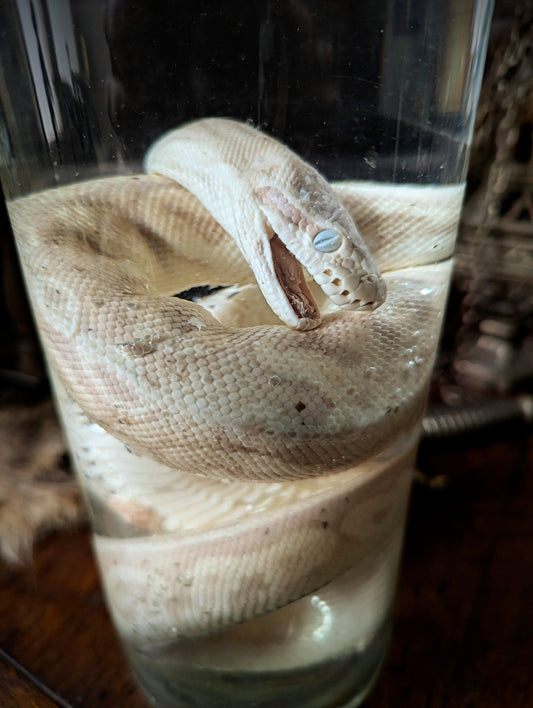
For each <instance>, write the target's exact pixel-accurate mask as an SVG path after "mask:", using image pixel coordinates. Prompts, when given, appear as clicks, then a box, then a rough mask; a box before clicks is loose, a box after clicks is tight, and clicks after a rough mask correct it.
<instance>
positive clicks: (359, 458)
mask: <svg viewBox="0 0 533 708" xmlns="http://www.w3.org/2000/svg"><path fill="white" fill-rule="evenodd" d="M146 170H147V172H148V174H143V175H132V176H125V177H114V178H105V179H97V180H94V181H87V182H81V183H79V184H73V185H69V186H67V187H62V188H60V189H52V190H48V191H45V192H41V193H36V194H33V195H30V196H29V197H24V198H22V199H19V200H16V201H14V202H12V203H10V204H9V212H10V217H11V221H12V224H13V227H14V231H15V234H16V237H17V243H18V247H19V251H20V255H21V260H22V263H23V266H24V271H25V275H26V280H27V283H28V289H29V292H30V296H31V300H32V304H33V308H34V312H35V316H36V319H37V321H38V324H39V329H40V332H41V336H42V339H43V343H44V346H45V348H46V351H47V356H48V359H49V361H50V364H51V366H52V369H53V370H54V371H55V374H56V375H57V376H58V378H59V379H60V383H58V386H60V387H61V388H63V387H64V389H65V391H66V395H67V396H68V398H69V400H72V401H73V402H75V406H76V407H77V408H79V411H80V415H81V414H82V415H83V416H85V417H86V419H87V421H88V422H90V424H92V425H95V426H98V428H99V429H100V430H101V431H102V433H104V431H105V434H110V435H111V436H112V439H113V440H116V441H121V442H117V445H118V446H119V447H121V446H122V443H124V445H126V447H127V450H128V452H131V453H133V455H134V456H141V458H142V459H146V460H147V470H148V471H147V473H146V475H145V477H146V485H147V486H146V489H145V490H144V492H143V494H144V496H143V498H142V503H143V504H146V506H148V507H151V506H153V505H152V504H151V503H150V501H149V500H150V487H154V488H155V487H157V474H156V472H153V474H152V471H150V470H156V471H157V470H159V471H162V470H163V471H165V474H166V473H167V472H168V473H172V474H173V475H174V476H175V478H176V480H177V479H178V478H185V479H187V480H191V482H190V484H191V485H196V484H197V485H200V488H202V486H201V485H204V487H203V488H209V490H210V493H211V492H212V493H213V494H214V495H217V494H218V495H219V496H220V498H221V499H222V498H224V495H232V494H235V495H238V494H241V493H243V490H244V491H245V490H249V489H250V488H251V487H253V488H256V486H257V485H258V484H259V485H264V488H265V489H267V488H268V485H269V484H277V485H278V488H280V489H281V488H283V489H286V488H288V487H290V485H293V484H296V485H297V487H296V488H297V489H298V490H301V494H300V492H298V494H299V495H300V496H299V498H298V499H297V500H296V501H292V502H290V503H288V504H281V505H280V506H279V507H278V508H274V510H267V511H263V512H261V513H256V514H253V513H252V514H244V515H243V516H242V517H240V518H231V519H228V520H226V521H225V522H222V523H220V524H218V525H217V524H215V525H214V527H213V528H210V527H209V523H207V524H206V523H204V522H203V521H202V522H198V524H197V529H196V530H194V529H193V530H192V531H188V532H187V533H184V532H183V530H182V531H181V533H180V522H179V519H178V520H174V521H170V520H167V522H166V525H165V522H163V523H162V525H161V526H158V527H157V528H155V527H150V523H148V524H146V526H147V530H148V531H151V532H154V531H157V532H158V533H159V532H161V533H163V536H160V537H152V536H145V537H142V538H138V539H131V540H130V539H112V538H103V537H101V538H100V539H99V540H98V543H97V549H98V551H99V554H100V560H101V564H102V566H103V568H104V569H107V570H104V582H105V583H106V586H107V591H108V596H109V597H110V600H111V605H112V608H113V611H114V613H115V615H116V616H117V617H118V618H119V623H120V618H122V620H123V621H122V624H123V625H124V626H125V627H126V626H130V627H131V626H132V625H131V619H132V617H133V616H134V617H135V618H136V627H137V629H136V630H135V631H138V632H139V634H143V633H144V635H147V636H151V637H157V638H158V639H163V638H165V637H167V638H168V637H169V636H170V635H169V629H168V628H169V626H170V625H172V627H173V632H174V634H175V633H176V632H177V633H178V635H191V634H198V633H203V632H207V631H214V630H217V629H220V628H221V627H224V626H228V625H230V624H234V623H235V622H240V621H242V620H243V619H247V618H249V617H253V616H257V615H259V614H262V613H264V612H265V611H269V610H272V609H275V608H276V607H280V606H282V605H284V604H286V603H287V602H290V601H292V600H294V599H296V598H298V597H301V596H302V595H305V594H306V593H308V592H311V591H313V589H314V588H317V587H320V586H321V585H323V584H324V583H327V582H329V581H330V580H331V579H332V578H333V577H335V576H336V575H338V574H339V573H341V572H343V571H344V570H347V569H348V568H349V567H350V565H351V564H353V554H354V547H353V543H352V541H354V539H355V540H357V539H360V538H361V534H363V536H364V533H363V531H362V529H361V521H360V519H359V520H358V510H357V507H358V504H357V503H355V501H354V500H355V499H356V498H358V496H357V494H358V493H356V492H355V491H354V489H355V488H357V489H359V488H360V486H361V480H360V479H359V478H358V481H357V484H356V485H355V487H354V486H353V479H354V474H353V472H351V470H353V469H354V467H355V466H356V465H360V464H361V463H365V461H368V460H370V459H371V458H372V457H373V456H375V455H376V454H378V453H379V452H380V451H381V450H383V449H385V448H387V446H389V445H390V444H392V443H393V442H394V441H395V440H396V439H398V438H399V437H400V436H401V435H402V433H404V432H405V431H407V430H409V429H410V428H412V426H413V424H414V423H415V422H416V420H417V419H418V418H419V417H420V415H421V412H422V410H423V406H424V402H425V396H426V390H427V385H428V382H429V377H430V372H431V368H432V365H433V357H434V352H435V347H436V340H437V338H438V334H439V316H440V313H441V310H442V307H443V303H444V299H445V295H446V288H447V283H448V280H449V272H450V256H451V254H452V250H453V243H454V238H455V232H456V227H457V221H458V216H459V211H460V205H461V199H462V189H461V187H460V186H451V187H449V188H446V187H445V188H440V189H438V190H436V191H435V190H432V188H430V187H428V188H418V189H413V188H412V187H409V186H405V187H402V186H397V185H383V186H382V187H381V188H380V189H379V190H378V191H376V189H375V188H372V186H371V185H370V186H369V185H368V184H365V183H350V182H346V183H338V184H328V183H327V182H326V181H325V180H324V178H323V177H321V176H320V175H319V173H318V172H317V171H316V170H315V169H314V168H313V167H312V166H310V165H308V164H307V163H305V162H304V161H303V160H301V159H300V158H299V157H298V156H297V155H296V154H295V153H293V152H292V151H290V150H289V149H288V148H287V147H286V146H284V145H283V144H282V143H280V142H278V141H277V140H274V139H273V138H271V137H268V136H266V135H265V134H263V133H261V132H260V131H258V130H256V129H254V128H252V127H250V126H249V125H246V124H242V123H239V122H236V121H233V120H226V119H204V120H200V121H196V122H194V123H191V124H188V125H186V126H184V127H181V128H179V129H177V130H176V131H172V132H171V133H169V134H168V135H166V136H164V137H163V138H162V139H161V140H159V141H158V142H157V143H156V144H155V145H154V146H153V147H152V149H151V150H150V151H149V154H148V156H147V159H146ZM437 193H438V194H437ZM355 224H357V227H356V226H355ZM435 263H436V265H434V264H435ZM206 284H209V285H210V286H218V285H221V286H231V287H228V288H227V290H223V291H222V293H221V294H217V295H215V296H213V297H212V298H206V299H205V301H204V302H200V303H198V302H190V301H187V300H184V299H181V298H179V297H173V295H175V294H176V293H180V292H182V291H185V290H187V289H189V288H192V287H195V286H198V285H206ZM232 288H233V289H232ZM243 293H244V295H243ZM213 301H214V302H213ZM250 303H253V307H251V306H250ZM247 310H248V312H247ZM243 312H244V314H243ZM121 449H124V448H121ZM151 466H152V467H151ZM391 470H393V471H394V470H396V471H397V468H396V466H395V465H394V464H393V465H392V467H391ZM326 473H327V475H331V474H332V473H335V474H334V475H332V477H331V478H330V477H329V476H326V477H325V475H326ZM355 477H357V474H356V475H355ZM385 477H386V482H381V484H385V487H386V489H387V490H388V491H387V493H386V494H385V495H384V497H383V498H386V499H390V494H392V492H390V490H391V489H394V487H395V484H398V483H400V482H398V481H397V479H398V478H399V477H400V475H399V474H392V473H391V474H389V475H386V476H385ZM324 479H325V480H326V482H324ZM187 483H189V482H187ZM369 484H370V488H371V486H372V484H371V483H370V482H369ZM363 486H364V485H363ZM389 492H390V494H389ZM368 493H369V494H370V496H372V492H371V491H369V492H368ZM365 494H366V492H365ZM352 497H353V498H352ZM346 499H348V500H350V499H351V500H352V502H353V503H351V504H347V502H346V501H344V500H346ZM326 501H327V504H326V505H325V502H326ZM154 504H155V502H154ZM291 504H292V505H293V506H291ZM380 504H382V502H380V501H378V502H377V508H376V509H374V512H375V513H376V514H378V512H379V511H380ZM326 506H327V508H328V519H329V522H328V524H326V526H324V524H323V521H324V519H323V517H322V518H320V519H319V518H318V516H317V514H318V515H319V510H320V509H324V508H326ZM348 508H349V509H350V510H349V512H348V511H347V510H348ZM288 511H289V512H290V513H288ZM320 513H323V512H320ZM378 515H379V514H378ZM132 519H133V516H132ZM132 519H130V520H132ZM133 520H134V519H133ZM134 521H135V520H134ZM141 525H142V524H141ZM266 528H268V533H269V543H270V545H269V546H268V547H265V548H266V550H263V551H261V550H260V548H259V546H258V544H259V542H260V541H261V542H264V540H265V538H264V537H265V529H266ZM317 528H320V529H321V531H320V533H321V538H325V539H327V541H326V542H325V543H321V542H319V541H318V540H317V539H315V540H313V539H314V538H315V535H316V533H317ZM326 529H327V530H326ZM166 533H168V535H167V536H165V535H164V534H166ZM309 544H315V546H316V548H317V552H316V554H315V557H314V560H313V563H312V564H311V565H312V567H307V568H306V567H305V563H303V564H302V562H301V560H300V561H298V560H297V557H299V555H298V554H299V553H300V551H298V552H295V550H294V549H300V550H301V552H303V549H305V547H309ZM356 545H357V543H356ZM268 549H270V550H268ZM291 549H292V550H291ZM265 553H266V556H265ZM295 553H296V555H295ZM169 555H170V557H172V558H173V559H174V562H175V563H178V564H179V563H182V564H183V565H181V566H180V568H181V570H180V572H179V573H178V572H176V573H175V575H174V576H172V572H173V571H172V570H168V567H166V568H165V558H168V557H169ZM236 557H239V558H243V557H245V558H246V559H247V561H246V563H241V567H240V570H235V572H233V573H232V574H231V577H230V578H227V577H224V576H227V575H228V574H227V573H226V572H225V571H224V568H225V567H227V563H228V562H229V561H228V558H236ZM266 557H268V560H265V558H266ZM216 558H218V559H219V560H218V561H217V560H216ZM136 559H137V560H136ZM178 559H179V561H178ZM332 559H333V560H332ZM202 562H204V566H202ZM224 564H226V566H225V565H224ZM167 565H168V564H167ZM308 565H309V564H308ZM141 566H142V568H141ZM267 566H268V567H267ZM186 567H189V570H188V571H187V570H186V571H184V568H186ZM289 567H290V568H291V571H290V575H291V577H290V579H288V576H287V573H288V568H289ZM169 573H170V575H169ZM184 573H185V576H186V577H187V578H188V582H183V577H185V576H184ZM147 574H148V575H150V574H151V576H152V578H153V577H157V578H158V580H157V581H156V582H154V583H153V584H152V591H150V590H149V589H148V590H146V588H145V591H143V592H144V593H145V594H144V595H142V597H141V590H140V587H141V585H142V582H143V580H144V579H145V578H146V575H147ZM180 578H181V579H180ZM210 583H211V586H212V587H213V586H214V585H216V592H215V597H211V598H209V600H207V599H206V597H207V596H206V594H205V592H204V591H202V589H201V588H202V587H204V588H205V587H207V586H208V585H209V584H210ZM213 584H214V585H213ZM136 585H138V586H139V593H138V596H137V600H136V601H131V602H132V603H133V604H131V602H130V601H128V600H126V599H119V598H121V597H122V598H123V596H124V590H125V588H127V587H134V586H136ZM169 585H170V586H172V592H171V596H172V598H173V599H172V603H170V604H172V608H173V609H170V607H169V602H170V601H169V600H168V598H167V599H165V598H164V597H163V590H162V588H163V587H168V586H169ZM259 587H260V588H261V590H260V592H259V595H258V588H259ZM154 588H155V589H154ZM195 593H196V594H195ZM198 593H199V594H198ZM254 593H255V596H256V597H260V598H262V599H259V600H257V601H253V602H252V600H251V599H250V598H252V597H253V596H254ZM207 595H209V593H207ZM147 598H148V599H147ZM202 598H203V599H202ZM128 603H129V604H128ZM206 603H208V604H210V606H211V609H210V610H209V613H208V614H209V617H208V618H207V619H206V610H205V608H206ZM184 606H187V608H188V609H187V611H183V607H184ZM180 607H181V608H182V609H181V610H180ZM185 616H186V618H185ZM125 631H127V630H125Z"/></svg>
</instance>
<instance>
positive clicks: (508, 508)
mask: <svg viewBox="0 0 533 708" xmlns="http://www.w3.org/2000/svg"><path fill="white" fill-rule="evenodd" d="M420 463H421V466H422V468H423V470H424V471H425V472H426V473H428V474H429V475H430V481H428V480H427V479H426V481H425V482H424V483H417V484H416V485H415V488H414V492H413V497H412V503H411V509H410V514H409V525H408V529H407V535H406V544H405V552H404V562H403V567H402V573H401V577H400V585H399V591H398V598H397V602H396V609H395V631H394V635H393V640H392V644H391V648H390V652H389V656H388V659H387V661H386V663H385V666H384V669H383V672H382V674H381V677H380V678H379V680H378V682H377V684H376V686H375V690H374V691H373V693H372V695H371V697H370V698H369V699H368V701H367V706H368V708H385V707H386V708H396V707H397V706H398V707H402V708H403V707H404V706H406V707H408V708H459V707H460V708H506V707H507V706H509V707H510V708H527V707H529V706H533V612H532V609H531V599H532V598H533V563H532V559H533V523H532V521H531V511H532V509H533V439H531V438H527V437H522V438H519V439H515V440H513V441H508V442H499V443H494V444H488V443H487V444H486V445H483V444H479V443H478V444H477V445H476V447H471V448H467V449H462V450H450V449H447V450H446V449H445V450H434V451H429V452H427V451H426V453H425V454H424V455H422V456H421V460H420ZM0 618H1V622H0V649H1V650H2V651H3V652H5V656H6V657H7V658H8V659H9V660H8V661H6V660H3V661H0V696H1V700H0V705H1V706H3V707H4V706H5V708H14V707H15V706H24V708H26V706H33V705H35V706H40V707H41V708H49V706H53V705H67V706H72V707H80V708H122V707H123V706H124V707H126V706H127V708H146V706H147V703H146V702H145V700H144V699H143V697H142V696H141V695H140V693H139V692H138V690H137V689H136V688H135V686H134V684H133V682H132V680H131V679H130V677H129V674H128V671H127V668H126V665H125V663H124V660H123V658H122V655H121V650H120V647H119V644H118V642H117V640H116V638H115V635H114V633H113V630H112V627H111V624H110V621H109V618H108V615H107V612H106V610H105V606H104V601H103V597H102V593H101V590H100V585H99V582H98V577H97V572H96V569H95V565H94V562H93V558H92V554H91V547H90V540H89V535H88V532H87V530H86V529H82V530H79V531H72V532H62V533H58V534H56V535H55V536H53V537H51V538H48V539H47V540H46V541H44V542H42V543H40V544H39V545H38V547H37V548H36V551H35V556H34V563H33V566H32V567H31V568H28V567H26V568H18V569H13V568H11V569H8V568H6V567H3V568H2V569H1V570H0ZM11 660H13V661H15V662H18V664H20V666H21V667H23V669H24V672H25V673H24V674H20V673H19V672H18V671H17V670H16V669H15V668H14V667H13V664H12V663H10V661H11ZM47 692H48V693H47ZM53 695H56V696H57V697H59V698H60V700H61V701H63V703H57V702H56V703H54V701H53V699H52V698H50V696H53ZM32 701H33V702H32Z"/></svg>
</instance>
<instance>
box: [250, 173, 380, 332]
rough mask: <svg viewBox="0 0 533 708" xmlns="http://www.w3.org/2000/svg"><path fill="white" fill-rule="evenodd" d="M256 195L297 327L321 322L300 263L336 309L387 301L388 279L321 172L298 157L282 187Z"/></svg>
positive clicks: (364, 308) (362, 307) (368, 308)
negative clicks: (296, 316) (298, 320)
mask: <svg viewBox="0 0 533 708" xmlns="http://www.w3.org/2000/svg"><path fill="white" fill-rule="evenodd" d="M302 165H304V167H303V168H302ZM256 196H257V197H258V199H259V201H260V203H261V209H262V210H263V213H264V214H265V216H266V218H267V221H268V223H269V224H270V226H271V228H272V231H273V233H274V236H273V237H272V238H271V249H272V254H273V259H274V262H275V267H276V274H277V276H278V280H279V281H280V285H281V287H282V289H283V290H284V291H285V295H286V297H287V298H288V299H289V301H290V302H291V304H293V303H297V308H299V312H300V316H301V319H302V320H303V322H302V326H300V325H297V328H299V329H311V328H312V327H314V326H316V325H317V324H318V323H319V321H320V319H319V317H318V318H317V311H318V308H317V305H316V303H315V301H314V299H313V297H312V295H311V293H310V291H309V290H308V288H307V286H306V284H305V280H304V277H303V275H302V274H301V268H300V264H301V266H302V267H303V268H305V270H306V271H307V272H308V273H309V275H310V276H311V277H312V278H313V280H314V281H315V282H316V283H317V284H318V285H319V286H320V288H321V289H322V291H323V292H324V293H325V295H327V297H328V298H329V299H330V300H331V301H332V302H333V303H334V304H335V305H336V306H337V307H340V308H342V309H347V310H362V311H371V310H374V309H375V308H376V307H378V306H379V305H380V304H381V303H382V302H383V301H384V300H385V283H384V281H383V280H382V278H381V276H380V274H379V271H378V269H377V267H376V265H375V263H374V261H373V259H372V256H371V254H370V252H369V250H368V248H367V247H366V244H365V243H364V241H363V239H362V237H361V235H360V234H359V231H358V230H357V227H356V226H355V223H354V222H353V219H352V218H351V216H350V215H349V213H348V212H347V210H346V209H345V208H344V206H343V205H342V204H341V202H340V201H339V199H338V198H337V196H336V194H335V193H334V192H333V190H332V189H331V187H330V186H329V185H328V183H327V182H326V180H325V179H324V178H323V177H321V175H320V174H319V173H318V172H316V170H314V169H313V168H312V167H310V166H309V165H307V164H306V163H303V162H300V161H299V164H298V169H297V170H296V171H295V173H294V174H293V178H292V179H289V180H286V181H285V183H284V185H283V187H282V188H280V187H279V186H265V187H261V188H259V189H258V190H257V191H256ZM295 261H296V262H295ZM298 272H299V273H300V275H299V276H298V275H297V273H298ZM307 313H308V315H309V316H308V317H307V319H308V320H309V322H308V323H306V322H305V319H306V316H307ZM296 314H298V312H296Z"/></svg>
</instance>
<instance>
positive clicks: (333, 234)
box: [313, 229, 342, 253]
mask: <svg viewBox="0 0 533 708" xmlns="http://www.w3.org/2000/svg"><path fill="white" fill-rule="evenodd" d="M341 243H342V236H341V235H340V233H339V232H338V231H334V230H333V229H324V231H319V232H318V233H317V235H316V236H315V238H314V239H313V246H314V247H315V248H316V250H317V251H321V252H322V253H331V252H332V251H336V250H337V248H338V247H339V246H340V245H341Z"/></svg>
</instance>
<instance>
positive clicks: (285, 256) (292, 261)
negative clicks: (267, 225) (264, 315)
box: [270, 234, 321, 330]
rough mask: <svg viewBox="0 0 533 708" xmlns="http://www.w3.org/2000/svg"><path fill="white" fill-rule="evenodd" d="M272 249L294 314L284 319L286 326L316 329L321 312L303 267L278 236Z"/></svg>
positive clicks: (283, 287) (278, 272) (278, 274)
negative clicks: (306, 279)
mask: <svg viewBox="0 0 533 708" xmlns="http://www.w3.org/2000/svg"><path fill="white" fill-rule="evenodd" d="M270 249H271V252H272V261H273V263H274V270H275V273H276V279H277V281H278V284H279V286H280V289H281V291H282V292H283V296H284V299H285V300H286V302H287V303H288V305H289V308H290V312H291V313H292V316H291V317H283V319H284V321H285V324H287V325H288V326H289V327H292V328H293V329H297V330H309V329H315V327H318V325H319V324H320V320H321V317H320V310H319V308H318V305H317V304H316V302H315V299H314V297H313V295H312V294H311V291H310V290H309V287H308V285H307V283H306V281H305V277H304V273H303V270H302V266H301V265H300V263H299V261H298V260H297V259H296V258H295V256H293V254H292V253H291V252H290V251H289V250H288V249H287V247H286V246H285V244H284V243H283V242H282V241H281V239H280V238H279V237H278V236H277V235H276V234H274V235H273V236H272V238H271V239H270ZM278 314H279V313H278Z"/></svg>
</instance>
